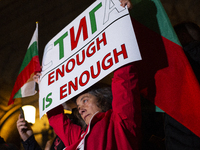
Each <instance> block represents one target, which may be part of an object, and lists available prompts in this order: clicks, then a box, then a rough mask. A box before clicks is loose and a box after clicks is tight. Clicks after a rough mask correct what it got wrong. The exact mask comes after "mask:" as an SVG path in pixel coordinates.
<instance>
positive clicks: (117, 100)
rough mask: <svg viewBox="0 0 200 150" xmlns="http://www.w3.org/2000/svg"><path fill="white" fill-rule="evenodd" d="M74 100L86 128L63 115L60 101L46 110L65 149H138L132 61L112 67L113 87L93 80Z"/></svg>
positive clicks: (127, 0) (138, 122) (138, 119)
mask: <svg viewBox="0 0 200 150" xmlns="http://www.w3.org/2000/svg"><path fill="white" fill-rule="evenodd" d="M121 5H122V6H123V7H124V6H125V5H127V6H128V8H130V7H131V6H132V5H131V2H130V0H121ZM36 79H37V76H36ZM111 89H112V90H111ZM73 100H74V101H75V102H76V104H77V108H78V110H79V114H80V116H81V118H82V119H83V120H84V122H85V124H87V128H86V129H85V130H84V129H82V127H81V126H79V125H77V124H74V123H73V122H72V120H70V119H69V118H68V117H66V115H64V112H63V106H62V105H60V106H57V107H56V108H53V109H51V110H50V111H48V112H47V116H48V119H49V123H50V125H51V126H52V127H53V129H54V131H55V133H56V134H57V135H58V136H59V137H60V138H61V140H62V141H63V143H64V144H65V146H66V148H65V149H67V150H75V149H79V150H83V149H86V150H94V149H95V150H108V149H109V150H110V149H113V150H115V149H121V150H131V149H134V150H139V149H140V125H141V106H140V94H139V89H138V78H137V73H136V70H135V67H134V63H130V64H128V65H125V66H123V67H121V68H119V69H117V70H115V71H114V76H113V79H112V88H111V87H108V86H105V85H102V84H95V85H94V86H92V87H90V88H89V89H87V90H85V91H84V92H82V93H81V94H79V95H78V96H76V97H74V98H73Z"/></svg>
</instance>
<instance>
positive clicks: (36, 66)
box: [8, 55, 41, 105]
mask: <svg viewBox="0 0 200 150" xmlns="http://www.w3.org/2000/svg"><path fill="white" fill-rule="evenodd" d="M40 71H41V68H40V62H39V57H38V55H37V56H34V57H33V58H32V59H31V61H30V62H29V64H28V65H27V66H26V67H25V68H24V70H22V71H21V72H20V74H19V75H18V76H17V79H16V82H15V85H14V88H13V91H12V93H11V96H10V99H9V102H8V105H10V104H13V103H14V99H13V97H14V96H15V94H16V93H17V92H18V91H19V89H20V88H21V87H22V86H23V85H24V84H25V83H26V82H27V81H28V79H29V78H30V76H31V74H32V73H34V72H40Z"/></svg>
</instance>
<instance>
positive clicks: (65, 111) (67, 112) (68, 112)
mask: <svg viewBox="0 0 200 150" xmlns="http://www.w3.org/2000/svg"><path fill="white" fill-rule="evenodd" d="M64 114H72V111H70V110H66V109H64Z"/></svg>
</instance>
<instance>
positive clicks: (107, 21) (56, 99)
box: [39, 0, 141, 117]
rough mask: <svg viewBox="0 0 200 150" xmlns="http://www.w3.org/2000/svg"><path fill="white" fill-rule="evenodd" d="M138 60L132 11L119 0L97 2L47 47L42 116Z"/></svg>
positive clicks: (41, 85)
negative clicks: (120, 68)
mask: <svg viewBox="0 0 200 150" xmlns="http://www.w3.org/2000/svg"><path fill="white" fill-rule="evenodd" d="M137 60H141V56H140V52H139V48H138V45H137V41H136V38H135V34H134V30H133V27H132V23H131V20H130V16H129V12H128V9H127V8H123V7H121V6H120V2H119V0H98V1H95V2H94V3H93V4H92V5H91V6H90V7H88V8H87V9H86V10H85V11H84V12H83V13H82V14H80V15H79V16H78V17H77V18H76V19H75V20H73V21H72V22H71V23H70V24H69V25H67V26H66V27H65V28H64V29H63V30H62V31H60V32H59V33H58V34H57V35H56V36H55V37H54V38H53V39H52V40H50V41H49V42H48V44H47V45H46V47H45V50H44V55H43V62H42V66H43V68H42V76H41V78H40V80H41V82H40V84H39V89H40V96H39V109H40V117H42V116H43V115H44V114H45V113H46V112H47V111H49V110H51V109H52V108H54V107H56V106H58V105H60V104H62V103H64V102H65V101H67V100H69V99H71V98H72V97H74V96H76V95H77V94H79V93H80V92H82V91H84V90H85V89H87V88H89V87H90V86H92V85H93V84H95V83H96V82H98V81H99V80H101V79H102V78H104V77H105V76H106V75H108V74H109V73H111V72H112V71H114V70H115V69H117V68H119V67H121V66H123V65H125V64H127V63H130V62H133V61H137Z"/></svg>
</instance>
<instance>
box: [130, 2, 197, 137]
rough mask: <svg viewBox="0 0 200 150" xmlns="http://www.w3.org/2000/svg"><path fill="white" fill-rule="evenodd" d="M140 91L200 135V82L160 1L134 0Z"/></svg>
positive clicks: (134, 24) (133, 10)
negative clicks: (139, 53)
mask: <svg viewBox="0 0 200 150" xmlns="http://www.w3.org/2000/svg"><path fill="white" fill-rule="evenodd" d="M133 5H134V7H133V9H132V10H131V12H130V14H131V16H132V18H133V26H134V30H135V34H136V38H137V42H138V45H139V48H140V52H141V56H142V61H139V62H137V67H138V71H139V73H138V75H139V86H140V90H141V93H142V94H143V95H144V96H145V97H146V98H147V99H149V100H150V101H152V102H153V103H154V104H155V105H156V106H158V107H159V108H160V109H162V110H163V111H165V112H166V113H167V114H169V115H170V116H171V117H173V118H174V119H176V120H177V121H178V122H180V123H181V124H183V125H184V126H185V127H187V128H188V129H190V130H191V131H192V132H193V133H195V134H196V135H197V136H199V137H200V111H199V109H200V85H199V83H198V81H197V79H196V77H195V75H194V72H193V70H192V68H191V66H190V64H189V62H188V60H187V57H186V56H185V54H184V51H183V49H182V47H181V44H180V42H179V40H178V38H177V35H176V33H175V31H174V30H173V27H172V25H171V23H170V20H169V18H168V16H167V14H166V12H165V10H164V8H163V6H162V4H161V2H160V1H159V0H133Z"/></svg>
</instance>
